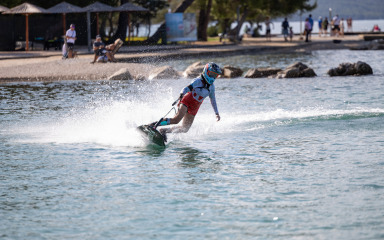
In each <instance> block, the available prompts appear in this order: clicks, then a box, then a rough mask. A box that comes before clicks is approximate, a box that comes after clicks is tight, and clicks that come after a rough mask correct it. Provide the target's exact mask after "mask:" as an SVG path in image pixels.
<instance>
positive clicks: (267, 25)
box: [265, 17, 274, 41]
mask: <svg viewBox="0 0 384 240" xmlns="http://www.w3.org/2000/svg"><path fill="white" fill-rule="evenodd" d="M271 25H272V26H273V27H274V25H273V22H271V21H270V18H269V17H267V19H266V21H265V28H266V33H265V37H266V38H267V41H271Z"/></svg>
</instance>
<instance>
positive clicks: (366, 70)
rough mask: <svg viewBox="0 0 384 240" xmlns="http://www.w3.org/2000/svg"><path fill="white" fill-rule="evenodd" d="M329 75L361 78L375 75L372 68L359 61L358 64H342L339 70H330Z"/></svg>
mask: <svg viewBox="0 0 384 240" xmlns="http://www.w3.org/2000/svg"><path fill="white" fill-rule="evenodd" d="M327 73H328V75H329V76H331V77H333V76H351V75H355V76H359V75H368V74H373V71H372V68H371V66H369V65H368V64H367V63H365V62H360V61H358V62H357V63H341V64H340V65H339V66H338V67H337V68H331V69H329V70H328V72H327Z"/></svg>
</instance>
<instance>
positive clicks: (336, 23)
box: [332, 15, 340, 37]
mask: <svg viewBox="0 0 384 240" xmlns="http://www.w3.org/2000/svg"><path fill="white" fill-rule="evenodd" d="M332 22H333V31H334V33H333V34H332V35H336V37H338V36H339V32H340V19H339V15H336V16H334V17H333V20H332Z"/></svg>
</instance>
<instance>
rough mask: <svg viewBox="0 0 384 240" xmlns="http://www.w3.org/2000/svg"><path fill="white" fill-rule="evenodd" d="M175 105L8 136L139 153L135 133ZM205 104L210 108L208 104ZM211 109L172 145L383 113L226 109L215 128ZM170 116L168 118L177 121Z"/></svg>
mask: <svg viewBox="0 0 384 240" xmlns="http://www.w3.org/2000/svg"><path fill="white" fill-rule="evenodd" d="M169 100H170V99H168V98H166V99H164V100H163V101H161V102H156V103H155V102H153V103H152V102H144V101H137V100H129V101H114V102H112V103H110V104H107V105H101V106H97V107H91V108H87V109H77V110H74V111H73V113H72V114H71V115H70V116H66V117H63V118H52V119H51V118H50V117H49V116H45V117H44V119H43V121H42V120H41V119H38V120H34V121H29V122H28V123H24V124H22V126H20V124H17V126H14V127H12V128H11V129H10V130H9V132H11V133H13V134H15V135H19V137H18V139H17V142H23V143H31V142H34V143H59V144H62V143H69V144H76V143H93V144H100V145H108V146H129V147H140V146H144V145H145V144H146V143H145V142H144V141H143V139H142V137H141V135H140V133H139V132H137V130H136V128H137V126H139V125H142V124H147V123H150V122H152V121H155V120H158V119H159V118H160V117H161V116H164V114H165V113H167V112H168V111H169V110H170V109H171V108H170V105H169V102H170V101H169ZM205 104H206V103H205ZM211 111H212V110H211V109H209V110H208V109H207V110H206V111H204V110H203V111H201V112H199V114H198V115H197V117H196V119H195V122H194V125H193V127H192V128H191V129H190V131H189V132H188V134H177V135H176V134H170V136H169V140H170V142H171V141H173V140H181V141H188V140H190V139H193V140H197V139H204V138H207V137H209V136H210V135H212V134H219V133H221V134H223V133H231V132H238V131H257V130H258V129H262V128H268V127H276V126H280V125H285V124H294V123H295V122H305V121H320V120H338V119H341V120H347V119H355V118H367V117H375V116H381V115H383V114H384V109H380V108H372V109H364V108H356V109H347V110H343V109H325V108H321V107H320V108H307V109H304V108H303V109H298V110H286V109H271V110H270V111H262V112H251V113H248V112H246V113H244V112H240V113H233V112H231V111H229V110H227V109H224V110H223V112H222V113H221V117H222V119H221V121H220V122H216V121H215V117H214V114H213V113H212V112H211ZM173 115H174V111H171V112H170V114H169V115H168V117H172V116H173Z"/></svg>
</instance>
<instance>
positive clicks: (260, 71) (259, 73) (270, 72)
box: [244, 68, 282, 78]
mask: <svg viewBox="0 0 384 240" xmlns="http://www.w3.org/2000/svg"><path fill="white" fill-rule="evenodd" d="M280 71H282V70H281V69H280V68H252V69H249V70H248V71H247V72H246V73H245V76H244V77H245V78H264V77H269V76H274V75H276V74H277V73H278V72H280Z"/></svg>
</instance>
